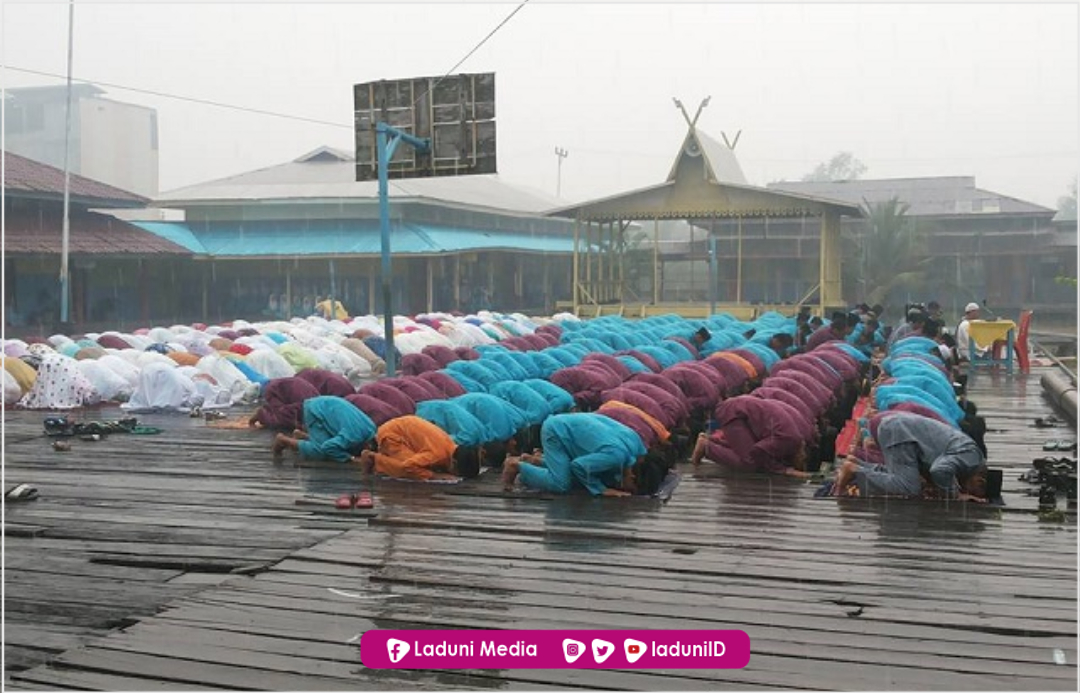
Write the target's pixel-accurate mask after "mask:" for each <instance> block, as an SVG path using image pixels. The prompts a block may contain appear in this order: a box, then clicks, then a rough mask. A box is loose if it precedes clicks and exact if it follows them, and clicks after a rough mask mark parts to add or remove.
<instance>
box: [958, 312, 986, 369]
mask: <svg viewBox="0 0 1080 693" xmlns="http://www.w3.org/2000/svg"><path fill="white" fill-rule="evenodd" d="M978 319H979V304H978V303H969V304H967V306H965V307H964V319H963V320H961V321H960V324H959V325H957V326H956V351H957V353H958V354H959V357H960V361H961V362H965V361H970V360H971V345H972V339H971V336H970V334H969V325H968V323H969V322H970V321H972V320H978ZM974 346H975V353H977V354H978V355H979V356H984V355H985V354H986V351H987V347H980V346H979V344H978V343H977V342H976V343H974Z"/></svg>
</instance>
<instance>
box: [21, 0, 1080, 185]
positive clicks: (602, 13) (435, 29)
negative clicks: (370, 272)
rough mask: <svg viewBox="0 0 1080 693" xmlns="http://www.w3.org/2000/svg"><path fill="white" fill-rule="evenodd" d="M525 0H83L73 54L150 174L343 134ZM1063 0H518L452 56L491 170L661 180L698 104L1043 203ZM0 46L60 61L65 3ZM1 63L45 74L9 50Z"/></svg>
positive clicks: (733, 124) (715, 126) (608, 181)
mask: <svg viewBox="0 0 1080 693" xmlns="http://www.w3.org/2000/svg"><path fill="white" fill-rule="evenodd" d="M516 6H517V3H495V2H479V3H475V2H474V3H468V4H466V3H451V2H441V3H439V2H436V3H423V4H422V3H416V2H401V1H399V2H395V3H394V4H376V3H339V4H333V3H328V4H319V5H313V4H299V3H297V4H291V3H280V4H268V3H265V2H260V3H253V2H235V3H230V4H223V3H164V2H144V3H141V4H134V3H115V2H114V3H107V2H92V1H85V0H84V1H82V2H78V3H77V4H76V12H75V50H74V75H75V76H76V77H77V78H86V79H90V80H97V81H98V82H107V83H111V84H116V85H123V86H125V87H135V88H140V89H147V90H154V91H159V92H165V93H168V94H175V95H180V96H188V97H194V98H198V99H206V100H211V101H219V102H222V103H226V104H230V105H235V106H242V107H248V108H255V109H263V110H268V111H273V112H276V113H281V114H285V115H294V116H302V117H306V118H314V119H319V120H325V121H330V122H332V123H340V124H341V126H340V127H335V126H330V125H316V124H311V123H306V122H301V121H297V120H288V119H282V118H274V117H267V116H261V115H255V114H251V113H245V112H242V111H239V110H229V109H225V108H216V107H212V106H206V105H197V104H192V103H186V102H183V101H179V100H175V99H170V98H165V97H160V96H152V95H147V94H143V93H138V92H135V91H129V90H125V89H120V88H115V87H107V88H106V89H107V91H108V94H107V96H108V97H109V98H113V99H116V100H122V101H129V102H132V103H138V104H143V105H147V106H151V107H154V108H156V109H157V110H158V117H159V124H160V125H159V127H160V152H161V174H160V178H161V188H162V190H169V189H172V188H176V187H180V186H184V185H189V184H193V183H197V182H202V181H206V180H210V179H214V178H221V177H224V176H228V175H233V174H236V173H240V172H243V171H247V170H251V169H255V168H260V167H265V166H269V165H273V164H276V163H281V162H283V161H287V160H289V159H292V158H295V157H297V156H299V155H300V154H302V153H304V152H306V151H308V150H311V149H313V148H315V147H317V146H319V145H322V144H327V145H331V146H335V147H340V148H344V149H348V150H352V149H353V146H354V144H353V142H354V140H353V133H352V130H351V123H352V117H353V116H352V110H353V102H352V85H353V84H356V83H360V82H367V81H373V80H378V79H398V78H405V77H416V76H427V75H441V74H443V73H445V72H446V71H448V70H449V69H450V68H451V67H452V66H453V65H454V64H455V63H457V62H458V60H460V59H461V58H462V57H464V56H465V54H466V53H468V51H469V50H470V49H472V48H473V47H474V46H475V45H476V44H477V43H478V42H479V41H480V40H481V39H483V38H484V36H486V35H487V34H488V33H489V32H490V31H491V30H492V29H493V28H495V26H496V25H498V24H499V22H500V21H502V20H503V19H504V18H505V17H506V16H507V15H508V14H509V13H510V12H511V11H512V10H513V9H514V7H516ZM1077 17H1078V11H1077V5H1076V4H1030V3H1025V4H1019V3H1018V4H974V3H971V4H956V5H948V6H940V5H936V4H910V5H887V4H880V3H849V4H831V5H825V4H778V3H769V4H765V5H762V4H753V5H750V4H745V5H741V4H740V5H733V4H721V3H683V4H670V3H666V4H651V3H631V2H600V3H592V4H584V3H580V2H573V3H569V2H553V1H552V0H532V2H530V3H529V4H527V5H526V6H525V7H524V8H523V9H522V10H521V11H520V12H518V13H517V15H516V16H514V17H513V19H511V20H510V21H509V22H508V23H507V24H506V25H505V26H504V27H503V28H502V29H501V30H500V31H498V32H497V33H496V34H495V35H494V36H493V37H492V38H491V39H490V40H489V41H488V42H487V43H486V44H485V45H484V46H483V47H482V48H481V49H480V50H478V51H477V52H476V53H475V54H474V55H473V56H472V57H471V58H470V59H469V60H468V61H466V62H465V63H464V64H463V65H462V66H461V67H460V68H458V70H457V71H458V72H489V71H493V72H495V73H496V88H497V94H498V96H497V108H498V113H497V122H498V150H499V170H500V173H501V174H502V175H503V177H505V178H506V179H507V180H509V181H511V182H515V183H521V184H525V185H529V186H532V187H534V188H538V189H541V190H544V191H546V192H547V193H549V194H554V192H555V186H556V170H557V157H556V156H555V153H554V151H555V147H561V148H563V149H565V150H567V151H569V157H568V158H567V159H565V161H564V162H563V168H562V191H563V196H564V197H566V198H568V199H575V200H580V199H587V198H591V197H596V196H601V195H606V194H611V193H615V192H619V191H623V190H628V189H632V188H636V187H641V186H646V185H652V184H655V183H658V182H661V181H663V180H664V178H665V177H666V176H667V173H668V170H669V168H670V166H671V164H672V162H673V160H674V157H675V154H676V152H677V150H678V147H679V145H680V143H681V142H682V138H683V136H684V135H685V132H686V123H685V121H684V120H683V117H682V115H681V114H680V113H679V111H678V110H677V109H676V108H675V106H674V104H673V103H672V97H678V98H679V99H681V100H682V101H683V102H684V103H685V104H686V106H687V108H688V109H690V110H691V114H692V113H693V110H695V109H696V107H697V104H698V103H699V102H700V101H701V99H703V98H704V97H706V96H711V97H712V100H711V103H710V104H709V106H708V107H707V108H706V109H705V110H704V112H703V113H702V116H701V119H700V121H699V124H698V125H699V127H700V128H702V129H703V130H704V131H706V132H708V133H709V134H710V135H712V136H713V137H714V138H715V139H717V140H720V139H721V132H726V133H727V134H728V136H729V137H733V136H734V134H735V133H736V132H738V131H739V130H742V137H741V139H740V141H739V143H738V147H737V149H736V154H737V156H738V158H739V161H740V163H741V165H742V167H743V170H744V171H745V173H746V175H747V178H748V179H749V180H750V182H751V183H754V184H759V185H764V184H766V183H768V182H770V181H775V180H780V179H788V180H793V179H798V178H800V177H801V176H802V175H803V174H805V173H807V172H809V171H810V170H811V169H813V168H814V167H815V166H816V165H817V164H818V163H820V162H822V161H825V160H827V159H829V158H830V157H831V156H832V155H833V154H835V153H836V152H838V151H850V152H852V153H854V155H855V156H856V157H857V158H859V159H860V160H862V161H863V162H864V163H865V164H866V165H867V167H868V171H867V173H866V175H865V176H864V177H867V178H889V177H905V176H945V175H973V176H976V178H977V183H978V185H979V186H980V187H983V188H987V189H990V190H993V191H995V192H999V193H1003V194H1006V195H1010V196H1014V197H1019V198H1022V199H1027V200H1031V201H1033V202H1037V203H1040V204H1044V205H1047V206H1056V201H1057V199H1058V197H1059V196H1061V195H1063V194H1065V192H1066V188H1067V186H1068V185H1069V184H1070V183H1071V181H1072V180H1073V178H1074V176H1076V173H1077V168H1078V158H1080V144H1078V118H1077V92H1078V82H1080V79H1078V75H1077V62H1078V60H1077V58H1078V49H1077V36H1078V23H1077ZM0 26H2V30H0V31H2V40H3V43H2V50H3V54H2V61H3V63H4V65H5V66H6V67H7V68H24V69H32V70H40V71H45V72H52V73H57V74H60V75H62V74H63V73H64V70H65V61H66V48H67V3H66V2H63V3H55V2H42V1H41V0H35V2H33V3H19V2H9V1H7V0H5V1H4V2H3V16H2V21H0ZM3 83H4V85H5V86H8V87H19V86H33V85H39V84H58V83H62V80H60V79H50V78H47V77H41V76H36V75H28V74H25V73H21V72H18V71H15V70H12V69H5V70H4V73H3Z"/></svg>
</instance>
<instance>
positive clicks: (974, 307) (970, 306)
mask: <svg viewBox="0 0 1080 693" xmlns="http://www.w3.org/2000/svg"><path fill="white" fill-rule="evenodd" d="M978 309H979V304H978V303H969V304H967V306H965V307H964V312H965V313H970V312H971V311H973V310H978Z"/></svg>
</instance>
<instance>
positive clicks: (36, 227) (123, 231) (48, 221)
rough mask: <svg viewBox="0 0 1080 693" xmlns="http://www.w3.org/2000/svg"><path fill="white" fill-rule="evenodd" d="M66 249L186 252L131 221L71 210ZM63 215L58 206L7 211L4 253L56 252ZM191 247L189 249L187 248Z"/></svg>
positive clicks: (107, 252) (86, 252)
mask: <svg viewBox="0 0 1080 693" xmlns="http://www.w3.org/2000/svg"><path fill="white" fill-rule="evenodd" d="M70 221H71V227H70V228H71V232H70V234H69V239H68V241H69V243H68V250H69V252H70V253H71V254H72V255H93V256H102V255H116V256H149V255H188V254H189V253H188V252H187V250H185V247H186V246H185V247H181V245H178V244H176V243H175V242H171V239H168V238H166V237H162V236H160V235H158V234H154V233H147V231H146V230H145V229H142V228H140V227H138V226H136V225H134V224H131V223H130V222H127V221H123V220H121V219H117V218H115V217H111V216H109V215H107V214H96V213H94V212H86V211H82V210H73V211H72V213H71V219H70ZM62 228H63V216H62V214H61V212H60V210H59V209H57V210H45V211H43V212H40V213H39V212H33V213H23V212H9V213H8V214H7V215H6V218H5V219H4V252H5V253H7V254H13V255H59V254H60V251H61V229H62ZM188 250H190V248H188Z"/></svg>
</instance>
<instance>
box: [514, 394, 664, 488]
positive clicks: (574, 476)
mask: <svg viewBox="0 0 1080 693" xmlns="http://www.w3.org/2000/svg"><path fill="white" fill-rule="evenodd" d="M540 439H541V447H542V448H543V450H544V463H543V466H542V467H538V466H535V465H531V464H522V465H521V473H520V475H519V476H518V478H519V479H520V480H521V483H522V484H524V485H525V486H526V487H528V488H531V489H535V490H539V491H547V492H549V493H569V492H570V491H571V490H572V489H573V488H575V487H581V488H584V489H586V490H587V491H588V492H589V493H591V494H592V495H594V496H599V495H601V494H602V493H603V492H604V490H605V489H608V488H618V487H619V486H620V484H621V482H622V477H623V471H624V470H625V469H627V468H629V467H632V466H633V465H634V463H635V462H637V459H638V457H640V456H642V455H644V454H645V452H646V450H645V445H644V444H643V443H642V442H641V438H640V437H638V434H637V433H634V431H633V430H632V429H630V428H627V427H626V426H624V425H622V424H621V423H619V422H618V421H615V420H614V419H610V418H608V417H606V416H601V415H599V414H562V415H559V416H552V417H551V418H549V419H548V420H547V421H545V422H544V426H543V429H542V430H541V432H540Z"/></svg>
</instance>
